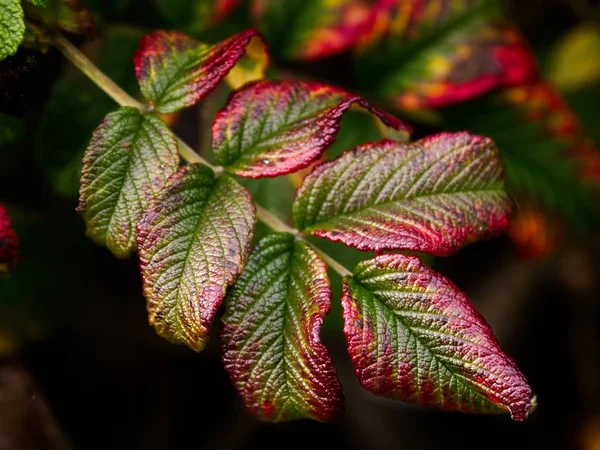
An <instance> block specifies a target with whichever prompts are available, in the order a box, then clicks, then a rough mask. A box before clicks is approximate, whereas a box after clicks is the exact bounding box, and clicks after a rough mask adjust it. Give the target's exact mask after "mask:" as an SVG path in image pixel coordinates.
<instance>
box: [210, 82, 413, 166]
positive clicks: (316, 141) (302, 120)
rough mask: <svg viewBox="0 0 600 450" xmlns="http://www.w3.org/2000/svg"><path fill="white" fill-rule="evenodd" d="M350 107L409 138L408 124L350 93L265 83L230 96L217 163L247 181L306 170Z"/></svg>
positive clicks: (217, 137) (217, 131)
mask: <svg viewBox="0 0 600 450" xmlns="http://www.w3.org/2000/svg"><path fill="white" fill-rule="evenodd" d="M353 104H356V105H358V106H360V107H362V108H365V109H367V110H368V111H370V112H371V113H372V114H373V115H374V116H375V117H376V118H377V119H379V120H380V121H381V122H382V123H383V124H384V125H385V126H387V127H389V128H391V129H392V132H394V133H396V135H397V137H398V138H399V139H401V138H403V139H408V136H409V134H410V127H409V126H408V125H406V124H404V123H403V122H402V121H400V120H399V119H397V118H395V117H394V116H392V115H390V114H387V113H386V112H384V111H382V110H380V109H378V108H375V107H373V106H371V105H370V104H369V103H367V102H366V101H365V100H364V99H362V98H361V97H359V96H357V95H355V94H352V93H350V92H348V91H345V90H343V89H340V88H337V87H334V86H329V85H326V84H323V83H320V82H312V81H311V82H308V81H306V82H302V81H266V80H265V81H259V82H257V83H254V84H252V85H250V86H247V87H246V88H244V89H242V90H240V91H238V92H236V93H234V94H233V96H232V97H231V99H230V100H229V102H228V103H227V105H226V106H225V108H224V109H223V110H221V111H220V112H219V114H218V115H217V117H216V120H215V122H214V124H213V149H214V151H215V156H216V159H217V161H218V162H219V164H222V165H223V166H225V167H226V169H227V170H229V171H231V172H233V173H235V174H236V175H241V176H245V177H251V178H258V177H272V176H277V175H283V174H286V173H290V172H294V171H296V170H298V169H301V168H304V167H307V166H308V165H310V164H311V163H312V162H314V161H315V160H316V159H318V158H319V157H320V156H321V155H322V154H323V152H324V151H325V150H326V149H327V148H328V147H329V146H330V145H332V144H333V142H334V141H335V138H336V135H337V133H338V131H339V129H340V121H341V119H342V116H343V114H344V113H345V112H346V111H347V110H348V109H349V108H350V107H351V106H352V105H353Z"/></svg>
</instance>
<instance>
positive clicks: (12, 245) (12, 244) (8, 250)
mask: <svg viewBox="0 0 600 450" xmlns="http://www.w3.org/2000/svg"><path fill="white" fill-rule="evenodd" d="M18 261H19V238H18V237H17V233H15V230H14V229H13V227H12V223H11V221H10V217H8V213H7V212H6V208H4V206H2V205H0V275H1V274H3V273H7V272H12V271H13V270H14V269H15V267H16V265H17V262H18Z"/></svg>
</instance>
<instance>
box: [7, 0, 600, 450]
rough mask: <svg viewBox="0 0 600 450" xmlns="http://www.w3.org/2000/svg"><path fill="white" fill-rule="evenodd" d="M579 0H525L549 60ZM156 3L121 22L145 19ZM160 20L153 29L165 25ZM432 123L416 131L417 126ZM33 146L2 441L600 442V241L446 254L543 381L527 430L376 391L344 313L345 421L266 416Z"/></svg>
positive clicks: (328, 67)
mask: <svg viewBox="0 0 600 450" xmlns="http://www.w3.org/2000/svg"><path fill="white" fill-rule="evenodd" d="M140 3H143V2H140ZM569 3H570V2H564V1H559V0H550V1H549V0H544V1H535V0H521V1H519V2H515V4H514V5H513V8H512V13H511V17H512V19H513V20H515V21H516V22H517V23H518V24H519V26H520V28H521V30H522V31H523V32H524V34H525V35H526V36H527V37H528V38H529V40H530V41H531V42H532V46H533V48H534V49H535V50H536V51H537V52H538V53H539V54H543V52H544V49H545V48H547V46H548V45H549V43H551V42H553V41H555V40H556V38H557V37H558V36H559V35H561V34H562V33H564V32H566V31H568V30H569V29H570V28H572V27H574V26H575V25H577V24H579V23H581V22H582V21H584V20H586V18H585V17H582V15H581V13H580V10H579V9H578V6H577V3H578V2H573V3H572V4H569ZM143 9H144V8H142V7H140V8H133V10H132V11H129V12H127V13H124V15H123V16H122V17H120V16H116V17H115V18H113V19H114V20H117V19H118V20H120V21H124V22H126V21H138V22H139V21H142V19H140V16H139V14H140V11H142V10H143ZM146 13H147V14H148V17H146V18H145V19H143V20H144V23H145V24H147V26H148V27H149V28H158V27H161V26H164V25H163V24H161V22H160V18H159V17H155V16H153V15H152V12H151V11H150V10H148V11H147V12H146ZM27 56H28V54H22V55H20V56H19V57H23V58H26V57H27ZM34 57H35V58H36V60H37V68H36V70H35V71H34V73H33V74H26V75H24V76H25V77H29V79H30V84H29V85H28V86H29V88H30V89H29V90H28V91H27V92H28V93H27V95H28V96H29V106H28V111H27V114H28V117H30V118H31V122H32V123H33V124H34V125H32V126H35V123H36V121H39V120H41V116H42V112H43V108H44V105H45V103H46V102H47V99H48V96H49V95H50V94H49V92H50V88H51V86H52V83H53V81H54V80H55V79H56V78H57V77H58V76H59V74H60V72H61V70H62V68H63V65H65V64H66V63H65V61H64V60H63V59H62V57H61V56H60V55H58V54H57V53H55V52H54V51H50V52H49V53H48V54H47V55H45V56H43V57H42V56H39V55H34ZM345 67H346V61H345V60H344V59H343V58H339V59H336V60H334V61H333V62H328V63H325V64H323V65H320V66H318V65H317V66H315V67H312V66H302V70H305V71H307V72H310V73H313V74H317V75H323V74H326V75H327V77H328V78H329V79H331V80H334V81H337V82H339V83H341V84H344V85H347V84H351V82H352V80H350V79H348V76H347V72H346V71H345ZM294 68H297V67H294ZM127 69H128V70H129V68H127ZM597 100H600V98H597ZM195 117H196V116H195V115H194V114H193V113H187V114H186V115H184V116H182V117H181V119H180V120H179V122H178V123H177V129H176V131H177V132H178V133H179V134H180V135H182V136H185V137H186V141H188V142H189V143H190V144H194V142H195V141H197V140H198V139H201V138H202V136H199V135H198V133H197V132H196V127H195V125H196V122H195ZM432 131H435V130H431V129H430V128H419V127H417V130H416V134H417V135H424V134H428V133H430V132H432ZM33 140H34V138H33V136H30V137H29V138H27V139H25V141H23V142H21V143H20V144H19V146H18V148H16V149H15V148H11V152H13V153H12V154H11V157H10V158H11V162H10V166H8V165H5V166H4V169H6V168H7V167H10V170H2V171H0V173H1V176H0V193H2V196H1V197H2V200H3V201H5V202H7V203H9V204H11V205H16V206H17V207H16V208H15V211H16V212H15V214H14V217H13V219H14V222H15V227H16V228H17V231H18V232H19V235H20V238H21V241H22V253H23V260H22V263H21V266H20V269H19V271H18V272H17V273H15V274H14V275H13V277H12V278H11V280H10V281H6V282H5V283H10V285H9V286H8V287H5V288H4V289H3V290H2V291H0V295H5V296H7V297H5V298H4V299H2V300H3V301H4V302H5V303H6V304H8V305H9V306H10V308H8V310H7V309H4V310H3V311H9V313H5V314H7V315H6V316H5V317H4V319H5V320H2V326H4V327H5V328H4V329H2V328H0V336H2V335H5V341H6V342H5V343H4V345H6V346H7V347H10V348H11V349H12V350H11V351H9V352H7V356H5V357H4V358H3V359H2V360H0V449H1V450H4V449H13V448H23V449H38V448H39V449H43V448H49V449H53V448H81V449H137V448H140V449H141V448H144V449H155V448H156V449H159V448H173V449H183V448H203V449H213V448H214V449H223V450H227V449H254V448H257V449H258V448H277V447H284V446H290V447H291V446H294V447H309V448H310V447H317V448H318V447H321V446H322V447H329V448H353V449H384V448H401V449H440V448H444V449H461V450H466V449H481V448H485V449H501V448H502V449H505V448H535V449H537V448H540V449H571V448H573V449H575V448H578V449H590V450H591V449H597V448H599V446H600V411H599V407H600V401H599V400H600V392H599V389H598V387H599V383H600V381H599V379H598V360H599V352H598V349H599V347H598V343H599V340H598V316H599V311H598V293H599V292H600V271H599V270H598V258H599V256H600V241H599V240H598V239H597V238H595V237H590V238H588V239H586V240H585V241H584V242H579V243H574V244H570V245H568V246H567V247H566V248H564V249H562V250H561V251H559V252H558V253H557V254H556V255H555V256H553V257H551V258H549V259H546V260H542V261H522V260H519V259H518V258H516V256H515V254H514V251H513V249H512V248H511V246H510V244H509V242H508V240H507V239H506V238H498V239H495V240H493V241H488V242H483V243H478V244H474V245H472V246H470V247H469V248H467V249H465V250H463V251H461V252H459V253H458V254H456V255H454V256H452V257H450V258H446V259H443V260H442V259H438V260H436V261H434V262H433V264H434V266H435V267H436V269H437V270H439V271H441V272H442V273H444V274H445V275H447V276H449V277H450V278H451V279H452V280H454V281H455V283H456V284H457V285H458V286H459V287H461V288H462V289H463V290H465V291H466V292H467V293H468V294H469V295H470V298H471V299H472V301H473V302H474V304H475V305H476V307H477V308H478V309H479V310H480V311H481V312H482V314H483V315H484V316H485V317H486V319H487V320H488V322H489V323H490V325H491V326H492V328H493V329H494V331H495V332H496V334H497V336H498V338H499V341H500V342H501V344H502V347H503V348H504V349H505V350H506V351H507V352H508V353H509V354H510V355H512V356H513V357H514V358H515V359H516V361H517V363H518V364H519V366H520V367H521V369H522V371H523V372H524V373H525V375H526V376H527V378H528V379H529V381H530V383H531V385H532V387H533V390H534V392H535V393H536V394H537V396H538V402H539V407H538V410H537V411H536V412H535V413H533V414H532V416H531V417H530V419H529V420H528V421H526V422H525V423H516V422H513V421H511V420H510V418H508V417H495V416H475V415H462V414H458V413H444V412H439V411H436V410H431V409H425V408H420V407H415V406H409V405H403V404H399V403H394V402H391V401H386V400H383V399H379V398H377V397H375V396H373V395H371V394H370V393H368V392H367V391H365V390H363V389H362V388H360V386H359V384H358V382H357V381H356V379H355V378H354V376H353V374H352V370H351V367H350V363H349V360H348V358H347V356H346V354H345V348H344V346H345V342H344V340H343V337H342V335H341V330H340V329H339V323H340V318H339V308H337V309H334V311H333V313H332V317H331V318H330V319H329V323H328V325H327V326H326V330H325V331H324V340H325V342H326V343H327V344H328V345H329V347H330V349H331V352H332V356H333V358H334V362H335V363H336V366H337V367H338V369H339V376H340V378H341V381H342V384H343V386H344V393H345V397H346V410H347V411H346V416H345V419H344V421H343V422H341V423H339V424H334V425H323V424H319V423H314V422H310V421H300V422H296V423H289V424H281V425H266V424H262V423H259V422H257V421H256V420H254V419H252V418H251V417H250V416H249V415H248V414H247V413H246V411H245V410H244V407H243V404H242V403H241V401H240V399H239V398H238V397H237V396H236V394H235V392H234V391H233V388H232V385H231V383H230V381H229V379H228V377H227V375H226V374H225V372H224V370H223V368H222V366H221V363H220V360H219V348H218V341H217V339H216V337H215V338H213V339H212V340H211V344H210V345H209V347H208V349H207V350H206V351H204V352H203V353H201V354H195V353H193V352H192V351H190V350H187V349H186V348H182V347H177V346H173V345H170V344H168V343H167V342H166V341H164V340H162V339H160V338H158V337H157V336H156V335H155V333H154V331H153V329H151V328H150V327H149V326H148V325H147V316H146V310H145V304H144V299H143V297H142V295H141V283H140V277H139V270H138V267H137V264H136V261H135V259H131V260H129V261H118V260H116V259H114V258H113V257H112V256H111V255H110V254H109V253H108V252H107V251H106V250H105V249H103V248H99V247H96V246H95V245H94V244H93V243H91V241H89V240H88V239H87V238H86V237H85V235H84V224H83V220H82V219H81V218H80V217H79V216H78V215H77V214H76V213H75V212H74V207H75V203H74V202H73V201H72V200H65V199H64V198H61V197H60V196H58V195H56V194H55V193H54V192H53V191H52V190H51V189H50V187H49V185H48V183H47V181H46V179H45V177H44V176H43V175H42V173H41V169H40V166H39V164H38V162H39V160H38V159H37V156H36V154H35V151H34V142H33ZM2 151H3V152H4V151H8V150H6V148H4V149H2ZM4 156H6V155H4ZM4 161H5V160H4ZM3 164H6V163H3ZM334 282H335V280H334ZM0 283H3V281H0ZM333 301H334V302H336V298H335V297H334V299H333ZM11 308H12V309H11ZM0 314H1V312H0ZM0 319H1V318H0ZM7 319H8V320H7ZM216 328H218V326H217V327H216ZM13 335H16V336H17V337H16V338H13V337H10V338H9V336H13ZM11 340H14V341H15V342H11Z"/></svg>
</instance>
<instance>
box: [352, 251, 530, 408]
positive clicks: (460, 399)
mask: <svg viewBox="0 0 600 450" xmlns="http://www.w3.org/2000/svg"><path fill="white" fill-rule="evenodd" d="M342 305H343V308H344V333H345V334H346V338H347V340H348V351H349V353H350V356H351V359H352V363H353V365H354V370H355V372H356V375H357V377H358V379H359V380H360V382H361V384H362V385H363V386H364V387H365V388H366V389H368V390H369V391H371V392H373V393H374V394H377V395H381V396H384V397H388V398H392V399H395V400H402V401H406V402H411V403H419V404H423V405H431V406H436V407H439V408H442V409H446V410H457V411H463V412H474V413H501V412H506V411H509V412H510V414H511V416H512V418H513V419H515V420H525V419H526V418H527V416H528V415H529V413H530V412H531V411H532V410H533V408H534V406H535V401H534V400H533V399H532V395H531V388H530V387H529V385H528V384H527V380H526V379H525V377H524V376H523V375H522V374H521V372H520V371H519V369H518V368H517V366H516V364H515V363H514V361H513V360H512V359H511V358H509V357H508V356H506V355H505V354H504V353H503V352H502V350H501V349H500V346H499V345H498V342H497V340H496V338H495V337H494V335H493V333H492V330H491V329H490V327H489V325H488V324H487V323H486V322H485V320H484V319H483V317H481V315H480V314H479V313H478V312H477V311H476V310H475V309H474V308H473V307H472V306H471V304H470V303H469V301H468V300H467V298H466V296H465V295H464V294H463V293H462V292H460V291H459V290H458V289H457V288H456V287H455V286H454V285H453V284H452V283H451V282H450V281H449V280H447V279H446V278H444V277H442V276H441V275H439V274H437V273H435V272H434V271H432V270H431V269H429V268H427V267H425V266H423V265H422V264H421V262H420V261H419V259H418V258H417V257H414V256H404V255H400V254H397V255H381V256H377V257H376V258H374V259H371V260H369V261H365V262H362V263H360V264H359V265H358V266H357V268H356V269H355V271H354V275H353V277H347V278H346V279H345V280H344V295H343V298H342Z"/></svg>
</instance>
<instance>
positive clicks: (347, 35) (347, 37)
mask: <svg viewBox="0 0 600 450" xmlns="http://www.w3.org/2000/svg"><path fill="white" fill-rule="evenodd" d="M394 3H395V2H394V1H390V0H337V1H334V2H332V1H330V0H308V1H307V0H285V1H281V0H254V1H253V3H252V14H253V16H254V20H255V21H257V22H258V23H260V24H261V29H264V30H266V32H267V37H268V38H269V40H270V41H273V40H275V39H277V40H283V41H284V44H283V45H284V50H283V52H284V54H285V55H286V56H287V57H290V58H295V59H302V60H308V61H313V60H316V59H320V58H323V57H327V56H331V55H334V54H337V53H341V52H343V51H345V50H348V49H349V48H351V47H352V46H354V45H355V44H356V43H357V42H358V41H359V40H361V39H362V38H364V37H365V35H367V34H368V33H370V32H371V31H372V28H373V27H374V26H375V23H376V19H377V18H378V16H379V15H380V14H381V13H382V12H383V11H387V10H388V9H390V8H393V7H394V6H395V4H394ZM286 19H287V20H286ZM290 22H291V24H290Z"/></svg>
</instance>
